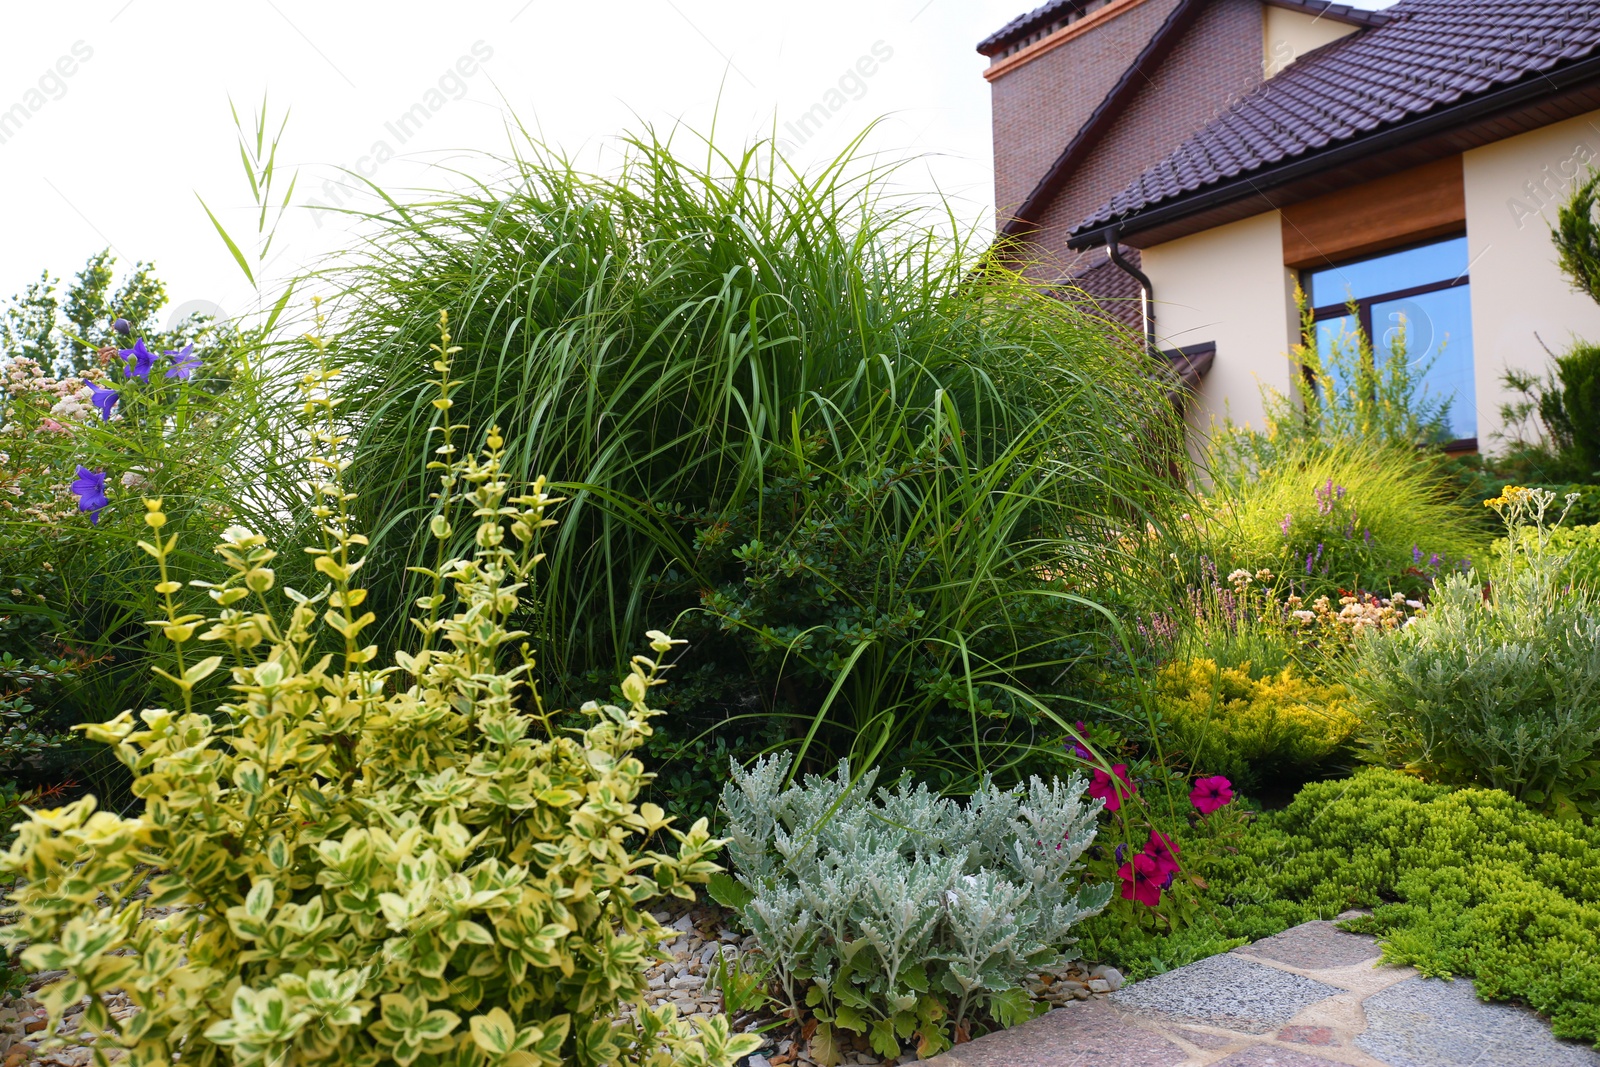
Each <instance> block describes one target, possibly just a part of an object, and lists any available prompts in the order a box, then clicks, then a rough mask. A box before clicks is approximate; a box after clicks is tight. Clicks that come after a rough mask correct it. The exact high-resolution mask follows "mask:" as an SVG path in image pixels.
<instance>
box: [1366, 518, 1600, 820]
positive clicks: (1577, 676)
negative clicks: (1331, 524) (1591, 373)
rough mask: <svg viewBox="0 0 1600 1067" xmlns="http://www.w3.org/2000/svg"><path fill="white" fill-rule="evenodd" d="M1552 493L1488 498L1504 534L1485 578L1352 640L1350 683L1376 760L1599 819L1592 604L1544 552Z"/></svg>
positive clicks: (1453, 586) (1456, 578)
mask: <svg viewBox="0 0 1600 1067" xmlns="http://www.w3.org/2000/svg"><path fill="white" fill-rule="evenodd" d="M1553 497H1554V494H1551V493H1548V492H1546V491H1544V490H1537V489H1521V488H1516V487H1513V488H1510V489H1507V490H1506V492H1505V495H1504V496H1503V497H1501V498H1497V499H1496V500H1493V501H1490V502H1489V503H1490V504H1491V505H1494V506H1496V507H1497V508H1499V509H1500V510H1501V512H1502V514H1503V515H1505V516H1506V518H1507V520H1508V527H1509V533H1510V536H1509V537H1508V538H1507V539H1506V540H1505V541H1502V542H1501V543H1500V546H1499V547H1500V549H1501V554H1500V558H1499V559H1498V560H1497V561H1496V562H1495V564H1494V565H1493V566H1491V567H1490V568H1489V569H1488V571H1487V573H1485V574H1480V573H1478V572H1477V571H1472V572H1469V573H1467V574H1455V575H1451V576H1449V577H1448V578H1446V579H1445V580H1444V581H1443V582H1441V583H1440V584H1439V585H1437V586H1435V588H1434V592H1433V598H1432V603H1431V604H1430V605H1429V609H1428V613H1427V615H1426V616H1425V617H1422V618H1418V619H1415V620H1413V621H1412V622H1410V623H1409V624H1408V625H1406V626H1405V627H1404V628H1403V629H1401V630H1399V631H1398V632H1396V633H1394V634H1393V635H1390V636H1376V637H1372V638H1370V639H1368V640H1365V641H1363V642H1361V643H1360V644H1359V646H1358V647H1357V650H1356V658H1355V662H1354V671H1353V674H1352V676H1351V679H1350V686H1351V688H1352V689H1353V690H1354V691H1355V692H1356V694H1357V695H1358V696H1359V697H1360V698H1361V701H1362V704H1363V705H1364V706H1363V708H1362V709H1361V710H1362V711H1363V713H1364V714H1365V715H1366V717H1367V725H1366V730H1365V738H1364V740H1365V744H1366V747H1367V748H1368V750H1369V753H1370V757H1371V758H1372V759H1373V760H1374V761H1376V762H1380V763H1384V764H1387V765H1389V766H1395V767H1402V768H1406V769H1409V770H1413V771H1417V772H1419V773H1422V774H1424V775H1425V776H1426V777H1428V778H1430V779H1436V780H1439V781H1443V782H1447V783H1450V784H1455V785H1481V786H1487V787H1491V788H1495V789H1503V790H1505V791H1506V792H1508V793H1510V794H1512V795H1513V796H1515V797H1517V798H1518V799H1520V800H1523V801H1526V802H1527V803H1529V804H1531V805H1533V806H1535V807H1540V808H1547V809H1566V808H1570V807H1577V808H1578V809H1580V810H1584V811H1588V812H1590V813H1593V812H1594V811H1596V810H1600V605H1597V603H1596V601H1595V598H1594V595H1593V593H1592V592H1590V591H1589V590H1587V589H1586V588H1584V587H1583V585H1582V584H1575V583H1574V582H1573V581H1572V580H1571V575H1570V574H1569V573H1568V567H1567V559H1566V557H1565V556H1563V555H1561V554H1560V553H1558V552H1556V551H1554V550H1553V546H1552V540H1551V538H1552V533H1553V526H1547V524H1546V522H1545V509H1546V508H1547V507H1548V506H1549V504H1550V503H1551V501H1552V500H1553Z"/></svg>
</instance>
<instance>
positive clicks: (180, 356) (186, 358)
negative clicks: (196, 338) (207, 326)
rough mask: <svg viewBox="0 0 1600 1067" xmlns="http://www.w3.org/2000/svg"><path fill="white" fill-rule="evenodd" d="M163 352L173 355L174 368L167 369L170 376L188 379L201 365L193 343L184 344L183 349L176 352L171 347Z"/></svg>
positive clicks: (181, 379) (182, 379)
mask: <svg viewBox="0 0 1600 1067" xmlns="http://www.w3.org/2000/svg"><path fill="white" fill-rule="evenodd" d="M161 354H162V355H164V356H171V357H172V369H171V370H169V371H167V377H168V378H177V379H178V380H179V381H188V380H189V375H191V374H193V373H194V372H195V370H196V369H197V368H198V367H199V366H200V357H199V356H197V355H195V354H194V345H193V344H187V345H184V346H183V348H182V349H180V350H178V351H176V352H174V351H173V350H172V349H170V348H169V349H166V350H165V351H164V352H162V353H161Z"/></svg>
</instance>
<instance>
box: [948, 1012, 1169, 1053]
mask: <svg viewBox="0 0 1600 1067" xmlns="http://www.w3.org/2000/svg"><path fill="white" fill-rule="evenodd" d="M1187 1060H1188V1055H1187V1054H1186V1053H1185V1052H1184V1050H1183V1048H1182V1047H1181V1046H1180V1045H1178V1044H1176V1043H1175V1042H1172V1041H1168V1040H1166V1039H1165V1038H1163V1037H1161V1036H1160V1035H1159V1034H1156V1033H1153V1032H1152V1031H1150V1030H1147V1029H1145V1028H1144V1027H1142V1026H1140V1025H1138V1024H1137V1023H1134V1022H1131V1021H1129V1020H1128V1019H1127V1018H1126V1017H1125V1016H1124V1015H1123V1014H1122V1013H1121V1012H1118V1011H1117V1010H1115V1009H1114V1008H1112V1007H1111V1005H1110V1004H1109V1003H1108V1002H1107V1001H1105V1000H1082V1001H1077V1002H1075V1003H1072V1004H1068V1005H1066V1006H1065V1007H1061V1008H1056V1009H1055V1010H1054V1011H1051V1012H1049V1013H1047V1014H1045V1015H1041V1016H1039V1018H1037V1019H1031V1020H1029V1021H1028V1022H1025V1023H1022V1024H1021V1025H1019V1026H1014V1027H1012V1028H1011V1029H1009V1030H1002V1031H1001V1032H999V1033H996V1034H990V1035H988V1036H987V1037H983V1038H980V1039H979V1040H977V1041H970V1042H968V1043H966V1044H964V1045H957V1046H956V1047H955V1048H953V1049H951V1050H950V1051H949V1052H946V1053H945V1054H944V1055H942V1056H935V1057H934V1058H933V1059H931V1060H928V1061H926V1062H927V1063H928V1064H929V1065H930V1067H1023V1065H1026V1067H1178V1065H1179V1064H1182V1063H1184V1062H1186V1061H1187Z"/></svg>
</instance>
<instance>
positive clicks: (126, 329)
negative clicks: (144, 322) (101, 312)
mask: <svg viewBox="0 0 1600 1067" xmlns="http://www.w3.org/2000/svg"><path fill="white" fill-rule="evenodd" d="M111 328H112V329H113V330H116V331H117V332H118V333H120V334H121V335H122V336H124V337H126V336H128V334H130V333H132V332H133V327H132V326H130V325H128V320H127V319H121V318H119V319H118V320H117V321H116V322H113V323H112V324H111Z"/></svg>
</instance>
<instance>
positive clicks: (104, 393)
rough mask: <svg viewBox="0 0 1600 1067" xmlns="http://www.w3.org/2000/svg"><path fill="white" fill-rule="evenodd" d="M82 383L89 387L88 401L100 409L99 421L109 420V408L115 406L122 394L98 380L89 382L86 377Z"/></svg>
mask: <svg viewBox="0 0 1600 1067" xmlns="http://www.w3.org/2000/svg"><path fill="white" fill-rule="evenodd" d="M83 384H84V385H87V386H88V387H89V393H90V394H91V397H92V399H91V400H90V401H89V402H90V403H91V404H93V405H94V406H95V407H97V408H99V409H100V421H101V422H106V421H108V420H110V418H111V409H112V408H113V407H115V406H116V403H117V401H118V400H121V399H122V394H121V393H119V392H117V391H116V390H115V389H108V388H106V387H105V386H103V385H101V384H100V383H99V382H91V381H90V380H89V379H87V378H85V379H84V380H83Z"/></svg>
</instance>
